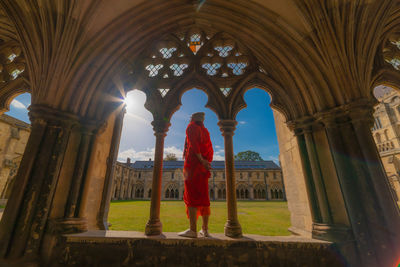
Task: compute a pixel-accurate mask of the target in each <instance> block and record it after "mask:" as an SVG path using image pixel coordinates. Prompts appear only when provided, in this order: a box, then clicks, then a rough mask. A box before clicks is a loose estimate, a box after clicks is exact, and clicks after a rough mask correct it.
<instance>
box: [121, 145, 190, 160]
mask: <svg viewBox="0 0 400 267" xmlns="http://www.w3.org/2000/svg"><path fill="white" fill-rule="evenodd" d="M168 153H173V154H175V155H176V157H177V158H178V160H180V159H181V158H182V154H183V151H182V149H179V148H177V147H175V146H170V147H165V148H164V157H165V155H166V154H168ZM126 158H131V161H132V162H135V161H137V160H149V159H151V160H154V147H153V148H147V149H146V150H142V151H136V150H134V149H133V148H131V149H128V150H125V151H122V152H121V153H119V155H118V160H119V161H126Z"/></svg>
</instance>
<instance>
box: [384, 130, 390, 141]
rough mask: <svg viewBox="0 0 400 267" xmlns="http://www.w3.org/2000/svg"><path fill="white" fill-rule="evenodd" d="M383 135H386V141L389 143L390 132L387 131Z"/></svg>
mask: <svg viewBox="0 0 400 267" xmlns="http://www.w3.org/2000/svg"><path fill="white" fill-rule="evenodd" d="M383 133H384V134H385V139H386V141H389V134H388V130H385V131H384V132H383Z"/></svg>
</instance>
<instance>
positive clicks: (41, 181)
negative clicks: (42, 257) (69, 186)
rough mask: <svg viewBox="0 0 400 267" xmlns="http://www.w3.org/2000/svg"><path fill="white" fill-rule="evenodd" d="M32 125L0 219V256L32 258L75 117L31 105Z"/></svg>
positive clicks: (42, 234)
mask: <svg viewBox="0 0 400 267" xmlns="http://www.w3.org/2000/svg"><path fill="white" fill-rule="evenodd" d="M29 115H30V118H31V122H32V127H31V135H30V137H29V140H28V143H27V146H26V149H25V153H24V156H23V159H22V161H21V165H20V168H19V170H18V174H17V176H16V180H15V184H14V188H15V189H18V190H13V191H12V193H11V196H10V199H9V200H8V204H7V207H6V209H5V211H4V214H3V218H2V220H1V223H0V240H1V242H0V257H1V258H11V259H15V258H20V257H22V256H25V257H27V258H29V257H31V258H35V257H37V256H38V255H39V251H40V248H41V245H42V242H43V238H44V235H45V227H46V226H47V222H48V218H49V214H50V210H51V207H52V205H53V199H54V195H55V191H56V187H57V184H58V180H59V176H60V171H61V166H62V164H63V160H64V155H65V153H66V149H67V145H68V142H69V138H70V135H71V132H72V130H73V128H74V127H75V126H76V125H78V124H79V123H78V117H76V116H74V115H72V114H68V113H66V112H62V111H59V110H54V109H51V108H48V107H45V106H39V105H32V106H31V107H30V112H29Z"/></svg>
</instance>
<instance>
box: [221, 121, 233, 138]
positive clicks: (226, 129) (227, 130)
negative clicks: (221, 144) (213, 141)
mask: <svg viewBox="0 0 400 267" xmlns="http://www.w3.org/2000/svg"><path fill="white" fill-rule="evenodd" d="M236 125H237V121H235V120H220V121H219V122H218V126H219V128H220V130H221V132H222V136H227V135H231V136H232V135H234V134H235V130H236Z"/></svg>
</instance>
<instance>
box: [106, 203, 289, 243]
mask: <svg viewBox="0 0 400 267" xmlns="http://www.w3.org/2000/svg"><path fill="white" fill-rule="evenodd" d="M237 207H238V217H239V222H240V224H241V225H242V230H243V233H244V234H257V235H268V236H277V235H279V236H283V235H290V232H289V231H288V230H287V229H288V228H289V226H290V214H289V211H288V208H287V203H286V202H266V201H262V202H259V201H239V202H238V203H237ZM149 214H150V201H140V200H138V201H132V200H130V201H113V202H111V206H110V213H109V216H108V219H109V222H110V223H111V224H112V225H111V227H110V229H111V230H125V231H141V232H144V228H145V225H146V222H147V220H148V219H149ZM160 217H161V222H162V224H163V231H164V232H180V231H183V230H185V229H187V228H188V225H189V221H188V219H187V217H186V213H185V204H184V203H183V201H161V214H160ZM226 218H227V210H226V203H225V202H223V201H221V202H219V201H212V202H211V217H210V222H209V230H210V232H211V233H223V232H224V225H225V222H226ZM200 226H201V218H199V223H198V228H199V229H200Z"/></svg>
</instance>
